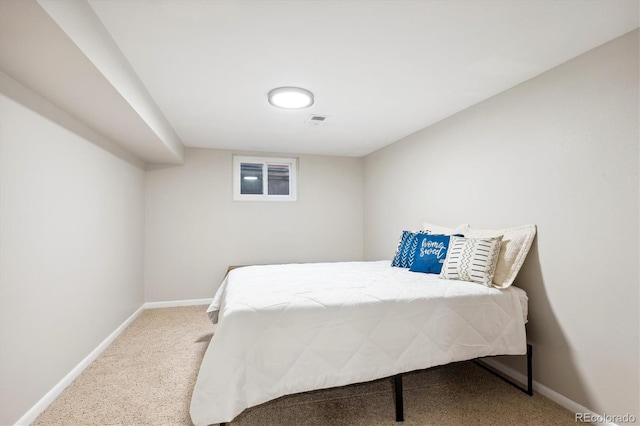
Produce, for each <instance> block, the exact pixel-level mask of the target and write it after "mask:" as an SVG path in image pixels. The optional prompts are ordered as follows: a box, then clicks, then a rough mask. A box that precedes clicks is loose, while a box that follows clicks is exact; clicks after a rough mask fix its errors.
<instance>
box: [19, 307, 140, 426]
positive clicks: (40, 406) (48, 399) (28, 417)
mask: <svg viewBox="0 0 640 426" xmlns="http://www.w3.org/2000/svg"><path fill="white" fill-rule="evenodd" d="M143 310H144V305H142V306H140V307H139V308H138V309H137V310H136V311H135V312H134V313H133V314H132V315H131V316H130V317H129V318H127V319H126V320H125V322H123V323H122V324H121V325H120V326H119V327H118V328H116V330H115V331H114V332H113V333H111V334H110V335H109V336H108V337H107V338H106V339H104V341H103V342H102V343H100V344H99V345H98V347H97V348H95V349H94V350H93V351H91V353H90V354H89V355H87V356H86V357H85V358H84V359H83V360H82V361H80V363H79V364H78V365H77V366H75V368H74V369H73V370H71V371H70V372H69V374H67V375H66V376H64V378H63V379H62V380H60V382H58V384H56V385H55V386H54V387H53V389H51V390H50V391H49V392H47V393H46V395H45V396H43V397H42V398H41V399H40V401H38V402H37V403H36V404H35V405H34V406H33V407H31V409H30V410H29V411H27V412H26V413H25V415H24V416H22V417H21V418H20V419H19V420H18V421H17V422H16V423H15V425H16V426H23V425H24V426H28V425H30V424H31V423H33V422H34V421H35V419H36V418H37V417H38V416H39V415H40V413H42V412H43V411H44V410H45V409H46V408H47V407H48V406H49V404H51V403H52V402H53V400H54V399H56V398H57V397H58V396H59V395H60V394H61V393H62V391H63V390H64V389H65V388H66V387H67V386H69V385H70V384H71V382H73V381H74V379H75V378H76V377H78V376H79V375H80V373H82V372H83V371H84V369H85V368H87V367H88V366H89V364H91V363H92V362H93V361H95V359H96V358H98V356H99V355H100V354H101V353H102V352H103V351H104V350H105V349H107V347H108V346H109V345H110V344H111V342H113V341H114V340H115V339H116V337H118V336H119V335H120V333H122V331H124V329H125V328H127V327H128V326H129V324H131V323H132V322H133V320H135V319H136V318H137V317H138V315H140V313H141V312H142V311H143Z"/></svg>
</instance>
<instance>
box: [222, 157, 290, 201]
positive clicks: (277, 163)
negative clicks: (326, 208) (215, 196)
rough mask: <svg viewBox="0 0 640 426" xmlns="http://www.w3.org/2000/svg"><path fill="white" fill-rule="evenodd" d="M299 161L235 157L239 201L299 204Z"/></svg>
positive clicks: (234, 195)
mask: <svg viewBox="0 0 640 426" xmlns="http://www.w3.org/2000/svg"><path fill="white" fill-rule="evenodd" d="M296 181H297V177H296V159H295V158H270V157H240V156H234V157H233V199H234V200H235V201H296V198H297V193H296Z"/></svg>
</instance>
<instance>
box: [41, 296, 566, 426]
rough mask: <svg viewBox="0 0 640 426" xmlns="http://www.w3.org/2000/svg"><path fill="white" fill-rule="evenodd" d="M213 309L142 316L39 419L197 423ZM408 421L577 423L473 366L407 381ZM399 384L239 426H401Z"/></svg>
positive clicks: (343, 393)
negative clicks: (194, 408) (195, 399)
mask: <svg viewBox="0 0 640 426" xmlns="http://www.w3.org/2000/svg"><path fill="white" fill-rule="evenodd" d="M205 309H206V307H204V306H193V307H183V308H166V309H151V310H147V311H144V312H143V313H142V314H141V315H140V316H139V317H138V318H137V319H136V320H135V321H134V322H133V323H132V324H131V325H130V326H129V327H128V328H127V329H126V330H125V331H124V332H123V333H122V334H121V335H120V336H119V337H118V338H117V339H116V340H115V341H114V342H113V344H112V345H111V346H109V348H107V350H105V351H104V352H103V353H102V355H100V357H99V358H98V359H96V361H95V362H93V363H92V364H91V365H90V366H89V367H88V368H87V369H86V370H85V371H84V372H83V373H82V374H81V375H80V376H79V377H78V378H77V379H76V380H75V381H74V382H73V383H72V384H71V385H70V386H69V387H68V388H67V389H65V391H64V392H63V393H62V394H61V395H60V397H58V399H56V400H55V401H54V402H53V403H52V404H51V405H50V406H49V407H48V408H47V409H46V410H45V411H44V412H43V413H42V414H41V415H40V416H39V417H38V418H37V419H36V421H35V422H34V423H33V424H34V425H47V426H49V425H51V426H52V425H191V421H190V418H189V402H190V399H191V391H192V388H193V384H194V381H195V378H196V376H197V374H198V368H199V365H200V362H201V360H202V356H203V355H204V351H205V350H206V347H207V345H208V343H209V340H210V339H211V336H212V333H213V330H214V328H213V325H212V324H211V323H210V322H209V320H208V318H207V316H206V314H205ZM404 404H405V422H404V425H407V426H409V425H425V426H426V425H439V426H441V425H514V424H518V425H563V424H566V425H575V423H574V419H573V415H572V414H571V413H570V412H569V411H568V410H565V409H564V408H562V407H560V406H558V405H557V404H555V403H553V402H551V401H549V400H548V399H546V398H544V397H542V396H540V395H534V396H533V397H529V396H527V395H525V394H524V393H522V392H520V391H518V390H517V389H515V388H513V387H512V386H510V385H509V384H506V383H504V382H503V381H501V380H500V379H498V378H496V377H495V376H493V375H491V374H490V373H488V372H486V371H484V370H483V369H481V368H480V367H478V366H477V365H475V364H473V363H459V364H454V365H449V366H445V367H439V368H434V369H430V370H426V371H421V372H417V373H411V374H407V375H405V378H404ZM394 410H395V409H394V402H393V391H392V381H391V379H384V380H378V381H375V382H370V383H364V384H358V385H352V386H347V387H343V388H335V389H327V390H321V391H315V392H309V393H305V394H298V395H292V396H286V397H283V398H280V399H277V400H275V401H271V402H268V403H266V404H263V405H261V406H258V407H253V408H250V409H248V410H246V411H245V412H243V413H242V414H240V415H239V416H238V417H237V418H236V419H235V420H234V421H233V422H232V423H231V425H233V426H236V425H237V426H240V425H243V426H258V425H259V426H265V425H296V426H298V425H367V426H368V425H398V424H397V423H396V422H395V421H394V419H395V411H394Z"/></svg>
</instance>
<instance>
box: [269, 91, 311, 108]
mask: <svg viewBox="0 0 640 426" xmlns="http://www.w3.org/2000/svg"><path fill="white" fill-rule="evenodd" d="M269 103H270V104H271V105H273V106H275V107H278V108H285V109H303V108H308V107H310V106H311V105H313V93H311V92H310V91H308V90H307V89H302V88H300V87H278V88H277V89H273V90H272V91H270V92H269Z"/></svg>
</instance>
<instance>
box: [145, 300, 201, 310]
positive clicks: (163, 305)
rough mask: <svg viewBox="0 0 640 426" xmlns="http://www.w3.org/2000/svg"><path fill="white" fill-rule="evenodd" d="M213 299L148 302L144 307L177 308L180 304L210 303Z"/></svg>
mask: <svg viewBox="0 0 640 426" xmlns="http://www.w3.org/2000/svg"><path fill="white" fill-rule="evenodd" d="M212 301H213V299H190V300H171V301H168V302H147V303H145V304H144V305H143V306H142V307H143V308H144V309H156V308H175V307H178V306H195V305H210V304H211V302H212Z"/></svg>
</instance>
